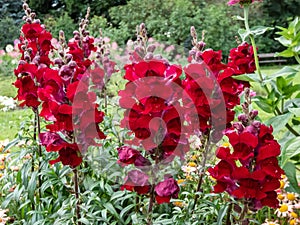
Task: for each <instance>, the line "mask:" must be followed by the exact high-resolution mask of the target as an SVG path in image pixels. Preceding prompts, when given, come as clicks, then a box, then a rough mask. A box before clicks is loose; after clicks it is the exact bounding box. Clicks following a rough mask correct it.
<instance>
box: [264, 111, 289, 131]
mask: <svg viewBox="0 0 300 225" xmlns="http://www.w3.org/2000/svg"><path fill="white" fill-rule="evenodd" d="M292 116H293V114H292V113H285V114H283V115H279V116H275V117H273V118H271V119H269V120H268V121H266V125H272V127H273V129H274V133H278V132H279V131H280V130H282V129H283V128H284V127H285V125H286V124H287V123H288V122H289V120H290V119H291V118H292Z"/></svg>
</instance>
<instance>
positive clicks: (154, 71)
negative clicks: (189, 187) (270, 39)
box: [118, 27, 254, 197]
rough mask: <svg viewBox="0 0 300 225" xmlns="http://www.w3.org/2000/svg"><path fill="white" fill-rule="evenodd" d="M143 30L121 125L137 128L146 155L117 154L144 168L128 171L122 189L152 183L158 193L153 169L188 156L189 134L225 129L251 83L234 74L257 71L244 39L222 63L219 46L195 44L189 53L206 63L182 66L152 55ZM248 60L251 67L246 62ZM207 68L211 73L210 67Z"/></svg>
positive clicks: (145, 189) (141, 189) (126, 150)
mask: <svg viewBox="0 0 300 225" xmlns="http://www.w3.org/2000/svg"><path fill="white" fill-rule="evenodd" d="M143 28H144V27H142V29H141V30H143ZM194 32H195V31H194ZM145 34H146V32H145V31H144V32H141V35H140V40H139V38H138V41H139V42H138V43H142V44H140V45H139V46H137V48H136V51H135V52H134V53H133V54H132V61H133V63H132V64H128V65H125V71H126V73H125V76H124V78H125V79H126V80H128V82H127V84H126V86H125V90H122V91H120V92H119V96H120V97H121V98H120V106H121V107H122V108H124V109H125V110H126V111H125V114H124V119H123V120H122V123H121V125H122V126H123V127H124V128H127V129H129V130H131V131H132V132H133V133H134V139H133V140H132V141H131V142H130V144H132V145H136V146H142V147H143V149H144V150H145V154H144V155H145V156H143V155H142V154H141V152H140V151H138V150H136V149H132V148H130V147H128V146H123V147H121V148H119V149H118V153H119V163H120V164H121V165H123V166H124V165H129V164H134V165H135V167H137V168H138V169H140V170H142V171H140V170H132V171H130V172H129V174H128V176H127V177H126V179H125V184H124V185H123V186H122V189H128V190H131V191H132V190H134V191H137V192H138V193H140V194H145V193H149V192H150V191H151V189H153V188H151V187H153V186H152V185H154V186H155V188H154V190H155V193H156V194H158V193H161V192H159V191H157V189H156V187H157V185H158V184H153V183H151V182H149V180H151V181H153V180H155V181H156V180H157V179H153V178H152V177H151V173H152V172H151V171H152V170H154V173H156V172H155V171H156V170H158V168H157V167H158V164H160V163H162V162H163V163H168V162H170V161H172V160H173V158H174V157H175V156H179V157H180V158H184V155H185V153H186V152H187V151H188V150H189V141H188V137H189V136H190V135H196V136H199V134H208V133H209V132H210V131H211V130H212V129H219V131H220V132H219V133H221V131H222V128H223V129H224V128H225V125H226V124H230V122H231V121H232V120H233V116H234V112H233V107H234V106H235V105H237V104H239V96H238V95H239V94H240V93H241V92H242V91H243V89H244V87H245V86H248V85H249V84H248V83H245V82H241V81H237V80H235V79H234V78H232V76H233V75H239V74H242V73H243V72H242V71H244V70H247V71H250V70H254V69H253V68H250V65H252V63H250V62H253V58H252V56H253V55H251V54H250V53H249V52H248V49H247V50H245V49H243V46H247V47H249V45H247V44H246V43H244V44H243V45H242V46H239V47H238V48H237V49H233V50H232V52H231V53H230V60H229V64H228V65H226V64H223V63H222V62H221V51H218V52H215V51H213V50H210V49H208V50H205V51H202V49H201V50H200V49H197V48H202V47H203V46H202V47H201V46H200V45H201V44H195V49H193V50H192V51H191V55H192V56H194V58H197V57H198V58H199V59H201V60H202V61H204V62H205V63H206V64H203V63H201V62H197V60H196V63H191V64H189V65H188V66H186V67H185V68H184V69H183V70H182V69H181V67H180V66H177V65H170V64H169V63H168V62H167V60H165V59H162V58H161V59H159V58H154V56H153V51H154V49H153V48H152V47H151V46H149V47H148V48H146V47H145V44H144V43H143V40H145V39H146V36H145ZM194 42H195V43H196V42H197V41H196V40H195V41H194ZM196 47H197V48H196ZM149 49H150V50H151V51H150V50H149ZM149 51H150V52H149ZM249 51H250V50H249ZM141 55H142V57H141ZM242 59H244V60H242ZM234 63H235V64H234ZM247 63H248V65H249V68H248V67H247V66H246V65H245V64H247ZM207 66H208V68H207ZM233 66H234V67H233ZM208 69H210V70H211V73H208V72H207V70H208ZM183 72H184V77H182V73H183ZM220 96H221V97H220ZM223 96H224V98H225V104H223V108H224V109H223V111H224V113H223V111H222V97H223ZM212 121H215V123H213V122H212ZM213 127H214V128H213ZM147 157H148V158H149V159H152V160H149V159H148V158H147ZM151 166H152V169H150V167H151ZM145 168H147V169H145ZM149 171H150V172H149ZM170 179H173V178H169V177H168V176H167V180H169V181H170ZM167 180H166V179H165V180H164V181H163V182H167ZM135 181H136V182H135ZM169 181H168V182H169ZM174 185H175V186H176V185H177V184H176V182H175V181H174ZM174 190H177V189H176V188H174ZM176 193H177V191H176ZM172 196H175V195H172V194H169V196H168V197H172Z"/></svg>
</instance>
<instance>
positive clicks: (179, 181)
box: [177, 179, 185, 184]
mask: <svg viewBox="0 0 300 225" xmlns="http://www.w3.org/2000/svg"><path fill="white" fill-rule="evenodd" d="M184 182H185V179H179V180H177V184H182V183H184Z"/></svg>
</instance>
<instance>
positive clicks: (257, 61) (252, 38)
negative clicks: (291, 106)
mask: <svg viewBox="0 0 300 225" xmlns="http://www.w3.org/2000/svg"><path fill="white" fill-rule="evenodd" d="M244 22H245V28H246V31H247V33H250V32H251V30H250V27H249V5H245V6H244ZM249 38H250V41H251V45H252V48H253V54H254V61H255V67H256V70H257V73H258V75H259V78H260V80H261V82H262V84H263V81H264V78H263V75H262V73H261V70H260V66H259V60H258V54H257V49H256V43H255V40H254V37H253V34H251V33H250V35H249ZM263 86H264V88H265V90H266V91H267V93H268V94H269V93H270V91H269V89H268V87H267V86H266V85H264V84H263Z"/></svg>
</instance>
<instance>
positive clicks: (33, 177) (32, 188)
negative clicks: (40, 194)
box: [28, 171, 38, 201]
mask: <svg viewBox="0 0 300 225" xmlns="http://www.w3.org/2000/svg"><path fill="white" fill-rule="evenodd" d="M37 174H38V173H37V171H34V172H33V173H32V174H31V177H30V180H29V183H28V197H29V199H30V200H31V201H34V192H35V189H36V184H37Z"/></svg>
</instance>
